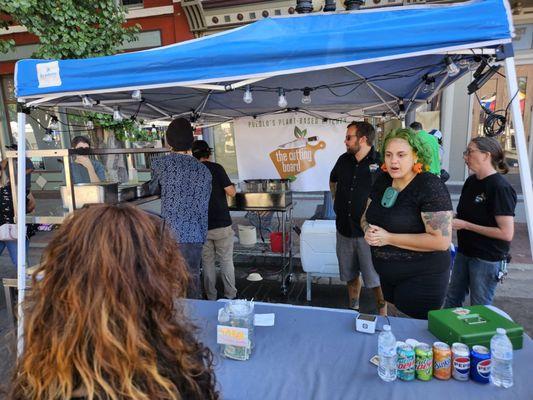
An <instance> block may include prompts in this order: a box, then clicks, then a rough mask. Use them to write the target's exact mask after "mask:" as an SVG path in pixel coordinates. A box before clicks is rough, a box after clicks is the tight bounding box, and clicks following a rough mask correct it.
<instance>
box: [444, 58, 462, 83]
mask: <svg viewBox="0 0 533 400" xmlns="http://www.w3.org/2000/svg"><path fill="white" fill-rule="evenodd" d="M444 62H445V63H446V71H447V72H448V76H449V77H450V78H452V77H454V76H456V75H457V74H458V73H459V72H461V70H460V69H459V67H458V66H457V64H455V63H454V62H453V59H452V58H451V57H450V56H446V57H445V58H444Z"/></svg>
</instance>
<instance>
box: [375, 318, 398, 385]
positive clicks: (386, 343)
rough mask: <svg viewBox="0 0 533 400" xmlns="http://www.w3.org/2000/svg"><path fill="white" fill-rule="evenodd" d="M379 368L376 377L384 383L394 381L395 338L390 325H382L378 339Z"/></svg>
mask: <svg viewBox="0 0 533 400" xmlns="http://www.w3.org/2000/svg"><path fill="white" fill-rule="evenodd" d="M378 355H379V366H378V375H379V377H380V378H381V379H383V380H384V381H385V382H392V381H394V380H395V379H396V338H395V337H394V335H393V334H392V332H391V330H390V325H384V326H383V331H382V332H381V333H380V334H379V337H378Z"/></svg>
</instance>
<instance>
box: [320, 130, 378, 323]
mask: <svg viewBox="0 0 533 400" xmlns="http://www.w3.org/2000/svg"><path fill="white" fill-rule="evenodd" d="M375 136H376V134H375V130H374V127H373V126H372V125H370V124H369V123H368V122H360V121H358V122H352V123H351V124H349V125H348V127H347V130H346V140H345V141H344V144H345V145H346V153H344V154H343V155H341V156H340V157H339V159H338V160H337V162H336V163H335V166H334V167H333V170H332V171H331V174H330V178H329V186H330V188H331V194H332V195H333V200H334V209H335V214H336V217H337V218H336V221H335V225H336V227H337V237H336V239H337V241H336V251H337V259H338V261H339V273H340V278H341V280H342V281H344V282H346V285H347V287H348V298H349V301H350V304H349V306H350V308H352V309H355V310H357V311H358V310H359V294H360V292H361V280H360V278H359V275H360V274H362V275H363V279H364V282H365V286H366V287H368V288H372V289H373V291H374V296H375V298H376V305H377V309H378V312H379V313H380V314H382V315H385V314H386V312H387V308H386V306H387V303H385V300H384V298H383V292H382V291H381V286H380V282H379V276H378V274H377V273H376V270H375V269H374V266H373V265H372V256H371V254H370V248H369V246H368V244H367V243H366V242H365V240H364V233H363V231H362V230H361V227H360V226H359V221H360V220H361V215H362V214H363V211H364V210H365V206H366V201H367V199H368V194H369V193H370V188H371V187H372V182H373V180H374V179H375V177H376V175H377V174H379V173H380V171H379V164H380V159H379V154H378V153H377V152H376V151H375V150H374V147H373V146H372V145H373V143H374V138H375Z"/></svg>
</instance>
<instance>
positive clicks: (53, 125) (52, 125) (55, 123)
mask: <svg viewBox="0 0 533 400" xmlns="http://www.w3.org/2000/svg"><path fill="white" fill-rule="evenodd" d="M48 129H50V130H51V131H58V130H59V119H57V117H56V116H55V115H52V116H51V117H50V122H49V123H48Z"/></svg>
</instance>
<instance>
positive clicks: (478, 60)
mask: <svg viewBox="0 0 533 400" xmlns="http://www.w3.org/2000/svg"><path fill="white" fill-rule="evenodd" d="M482 60H483V59H482V58H481V57H480V56H474V58H473V59H472V61H470V64H469V66H468V70H469V71H475V70H476V69H478V68H479V66H480V65H481V62H482Z"/></svg>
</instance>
